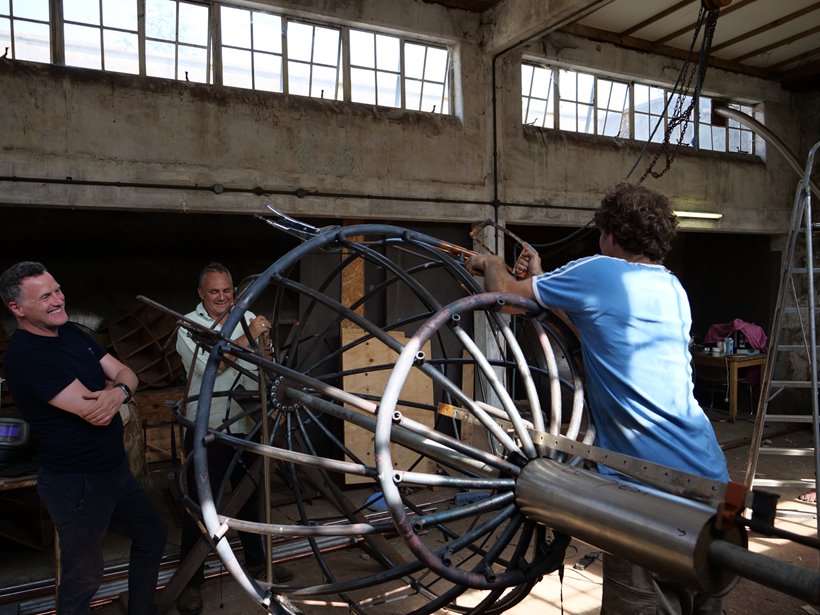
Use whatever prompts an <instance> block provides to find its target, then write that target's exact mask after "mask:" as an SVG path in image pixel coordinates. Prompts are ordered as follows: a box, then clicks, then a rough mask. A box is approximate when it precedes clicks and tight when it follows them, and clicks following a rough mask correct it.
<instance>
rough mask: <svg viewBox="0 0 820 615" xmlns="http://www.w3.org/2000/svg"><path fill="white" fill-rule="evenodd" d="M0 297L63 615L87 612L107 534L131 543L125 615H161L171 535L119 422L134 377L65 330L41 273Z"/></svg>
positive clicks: (20, 271) (20, 275)
mask: <svg viewBox="0 0 820 615" xmlns="http://www.w3.org/2000/svg"><path fill="white" fill-rule="evenodd" d="M0 298H2V301H3V303H4V304H5V305H6V306H7V307H8V308H9V310H11V313H12V314H14V316H15V318H16V319H17V330H16V331H15V332H14V334H13V335H12V338H11V341H10V343H9V345H8V348H7V350H6V355H5V366H4V368H5V378H6V381H7V382H8V386H9V390H10V391H11V394H12V396H13V397H14V400H15V402H16V404H17V407H18V409H19V410H20V412H21V413H22V415H23V417H24V418H25V419H26V421H28V422H29V423H30V424H31V428H32V430H33V432H34V433H35V434H36V435H37V437H38V439H39V442H40V447H41V450H40V471H39V474H38V477H37V491H38V493H39V494H40V497H41V498H42V500H43V502H44V503H45V505H46V508H47V509H48V512H49V515H50V516H51V520H52V521H53V523H54V526H55V528H56V529H57V533H58V535H59V538H60V565H61V568H62V576H61V579H60V586H59V589H58V593H57V614H58V615H64V614H65V615H68V614H71V615H74V614H80V613H88V612H89V610H90V604H91V598H92V597H93V595H94V594H95V592H96V591H97V589H98V588H99V586H100V582H101V580H102V574H103V565H104V561H103V551H102V548H103V539H104V538H105V534H106V531H107V530H108V528H111V529H113V530H114V531H116V532H118V533H120V534H123V535H124V536H127V537H128V538H130V539H131V541H132V543H131V557H130V562H129V572H128V592H129V608H128V612H129V614H130V615H137V614H139V615H143V614H155V613H157V607H156V606H155V604H154V593H155V590H156V584H157V576H158V573H159V564H160V560H161V558H162V554H163V551H164V549H165V539H166V534H167V528H166V526H165V522H164V521H163V520H162V517H161V516H160V515H159V513H158V512H157V511H156V509H155V508H154V506H153V504H152V503H151V501H150V500H149V498H148V495H147V494H146V493H145V491H144V489H143V488H142V487H141V486H140V485H139V483H137V481H136V480H135V479H134V477H133V476H132V475H131V472H130V471H129V470H128V464H127V460H126V456H125V450H124V448H123V444H122V420H121V418H120V415H119V408H120V405H122V404H123V403H124V402H126V401H128V400H130V398H131V391H133V390H134V389H135V388H136V386H137V384H138V379H137V376H136V374H135V373H134V372H133V371H132V370H131V369H130V368H128V367H127V366H126V365H124V364H123V363H121V362H120V361H118V360H117V359H115V358H114V357H113V356H111V355H110V354H108V353H107V352H106V351H105V350H104V349H103V348H102V347H100V346H99V345H98V344H97V343H96V342H95V341H94V340H93V339H91V338H90V337H89V336H88V335H86V334H85V333H83V332H82V331H81V330H80V329H78V328H77V327H75V326H74V325H73V324H71V323H69V322H68V316H67V315H66V311H65V297H64V296H63V292H62V289H61V288H60V285H59V284H57V282H56V281H55V279H54V278H53V277H52V275H51V274H50V273H48V271H46V269H45V267H44V266H43V265H42V264H40V263H35V262H21V263H17V264H16V265H13V266H11V267H9V268H8V269H7V270H6V271H4V272H3V274H2V275H0Z"/></svg>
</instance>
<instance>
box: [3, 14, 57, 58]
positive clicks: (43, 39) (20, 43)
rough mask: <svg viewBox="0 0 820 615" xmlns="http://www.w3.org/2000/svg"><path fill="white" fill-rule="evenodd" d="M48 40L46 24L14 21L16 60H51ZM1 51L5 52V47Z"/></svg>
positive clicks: (49, 39)
mask: <svg viewBox="0 0 820 615" xmlns="http://www.w3.org/2000/svg"><path fill="white" fill-rule="evenodd" d="M50 41H51V33H50V32H49V28H48V24H44V23H32V22H30V21H20V20H16V21H15V24H14V57H15V58H16V59H17V60H31V61H33V62H51V49H50V47H51V43H50ZM3 51H4V52H5V49H4V50H3Z"/></svg>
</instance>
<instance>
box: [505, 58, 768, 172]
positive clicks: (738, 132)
mask: <svg viewBox="0 0 820 615" xmlns="http://www.w3.org/2000/svg"><path fill="white" fill-rule="evenodd" d="M521 65H522V72H521V74H522V84H521V97H522V104H521V108H522V123H523V124H526V125H533V123H534V122H533V121H530V116H529V115H528V114H527V113H528V110H529V108H530V104H531V102H532V101H533V100H543V98H542V97H540V96H533V95H532V87H531V84H530V87H529V88H528V87H527V84H525V83H524V67H528V68H532V69H533V73H534V71H535V70H541V71H546V72H547V73H548V80H549V83H551V84H552V88H551V91H550V92H549V96H550V97H551V101H549V100H548V105H549V104H550V102H551V103H552V114H553V115H554V119H553V121H552V126H543V123H542V126H541V127H542V128H549V129H553V130H561V131H564V132H574V133H577V134H590V135H595V136H599V137H605V138H629V139H632V140H635V141H639V142H641V143H645V142H647V141H650V142H652V143H656V144H660V143H661V142H662V141H663V137H664V134H665V133H666V129H667V127H668V125H669V121H670V117H671V114H672V112H673V110H674V104H673V102H670V96H672V89H671V87H668V86H664V85H658V84H656V83H651V82H644V81H638V80H635V79H627V78H623V77H619V76H617V75H610V74H605V73H599V72H594V71H585V70H579V69H577V68H575V67H567V66H563V65H561V64H558V63H551V62H545V61H542V60H536V59H532V58H525V59H522V61H521ZM562 72H564V73H574V74H575V75H576V83H577V75H584V76H588V77H591V78H592V79H593V82H592V83H593V86H592V94H591V98H592V101H593V102H592V103H591V109H590V112H591V115H592V124H593V127H594V130H593V131H585V130H579V129H578V122H579V118H580V116H579V115H578V111H577V109H578V105H580V104H581V103H579V102H578V101H577V100H575V99H573V98H569V97H564V96H563V94H562V92H561V73H562ZM600 81H606V82H611V83H618V84H623V85H626V86H627V88H628V90H627V96H626V98H627V99H628V101H627V102H626V103H625V104H626V106H625V108H624V111H623V112H622V118H626V119H627V122H628V128H629V130H628V135H627V134H621V132H623V131H619V134H618V135H617V136H613V135H607V134H605V133H604V132H603V131H602V129H600V127H599V122H598V120H599V113H600V109H598V100H597V98H598V96H597V95H598V84H599V82H600ZM641 88H646V93H647V101H646V105H647V108H646V109H641V110H638V109H637V108H636V107H637V105H636V102H635V99H636V90H638V89H641ZM658 92H662V93H663V108H662V110H661V111H657V110H656V108H655V103H654V102H653V101H655V100H656V98H653V95H654V94H657V93H658ZM676 95H677V94H676ZM679 96H682V97H683V98H684V99H691V94H682V95H679ZM577 97H578V95H577V89H576V96H575V98H577ZM718 100H719V101H721V102H722V103H723V104H724V105H726V106H728V107H730V108H734V109H738V110H740V111H743V112H744V113H746V114H747V115H750V116H754V115H755V106H756V104H759V103H748V102H742V101H739V100H730V99H727V98H723V97H715V96H705V95H701V98H700V100H699V101H698V106H696V107H695V108H694V109H693V112H692V118H691V119H690V120H689V125H688V127H687V133H686V135H688V134H689V132H690V131H691V133H692V138H691V142H686V141H683V142H681V145H683V146H685V147H687V148H690V149H692V151H696V152H716V153H740V154H747V155H752V156H757V157H762V156H763V155H764V152H762V151H761V148H760V147H759V142H758V141H757V139H756V138H755V134H754V132H753V131H752V130H751V129H749V128H747V127H745V126H743V125H742V124H740V123H739V122H737V121H735V120H729V119H727V120H725V121H720V122H719V123H715V124H712V123H711V121H709V122H705V121H704V119H703V114H702V111H701V105H702V104H703V103H704V101H708V103H709V107H710V108H711V105H712V104H713V102H714V101H718ZM562 102H563V103H565V108H566V106H567V105H574V106H575V109H576V110H575V114H574V117H575V127H572V126H570V127H567V126H566V121H564V122H562V119H563V118H565V115H562V113H561V108H562V107H561V103H562ZM583 104H584V106H590V105H589V103H583ZM687 106H688V105H687ZM548 114H549V113H547V115H548ZM545 117H546V116H545ZM639 118H646V119H645V120H643V121H642V123H643V122H644V121H645V122H647V126H646V130H645V132H646V137H645V138H644V137H642V136H638V135H639V134H642V133H643V132H644V129H643V128H640V127H639V126H638V120H639ZM658 118H662V120H663V121H662V123H661V126H658V127H657V131H656V132H655V136H654V137H653V136H652V133H653V130H655V127H656V124H657V121H658ZM562 124H564V125H562ZM622 124H623V119H622ZM707 126H708V129H709V131H710V139H709V140H710V145H709V146H704V144H703V143H702V137H701V130H703V129H704V127H707ZM605 129H606V125H604V128H603V130H604V131H605ZM716 130H718V131H722V135H718V136H719V137H721V138H716V133H715V131H716ZM686 135H684V136H686ZM716 141H721V142H722V143H723V144H724V145H725V147H724V149H720V148H716V147H715V146H714V144H715V142H716ZM676 142H677V141H676V140H673V143H676ZM733 143H737V144H739V146H738V149H736V150H735V151H732V150H731V149H730V148H731V147H732V144H733ZM745 145H748V146H749V149H750V151H745V150H743V149H740V148H742V147H743V146H745Z"/></svg>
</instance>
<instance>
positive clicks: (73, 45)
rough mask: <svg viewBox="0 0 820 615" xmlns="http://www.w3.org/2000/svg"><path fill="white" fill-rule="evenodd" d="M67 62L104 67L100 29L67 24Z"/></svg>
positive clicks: (97, 67) (87, 66) (89, 66)
mask: <svg viewBox="0 0 820 615" xmlns="http://www.w3.org/2000/svg"><path fill="white" fill-rule="evenodd" d="M65 63H66V64H67V65H68V66H84V67H85V68H96V69H100V68H102V55H101V50H100V29H99V28H93V27H90V26H75V25H72V24H66V25H65Z"/></svg>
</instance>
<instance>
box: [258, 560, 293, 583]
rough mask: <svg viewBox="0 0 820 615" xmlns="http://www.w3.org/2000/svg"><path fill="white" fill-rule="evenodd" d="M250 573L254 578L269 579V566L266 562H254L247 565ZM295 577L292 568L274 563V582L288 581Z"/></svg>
mask: <svg viewBox="0 0 820 615" xmlns="http://www.w3.org/2000/svg"><path fill="white" fill-rule="evenodd" d="M247 570H248V574H250V575H251V576H252V577H253V578H254V579H258V580H260V581H265V580H267V574H268V571H267V568H266V566H265V564H264V563H263V564H253V565H251V566H248V567H247ZM291 579H293V572H291V570H290V568H286V567H285V566H280V565H279V564H274V565H273V579H272V581H273V583H287V582H288V581H290V580H291Z"/></svg>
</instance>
